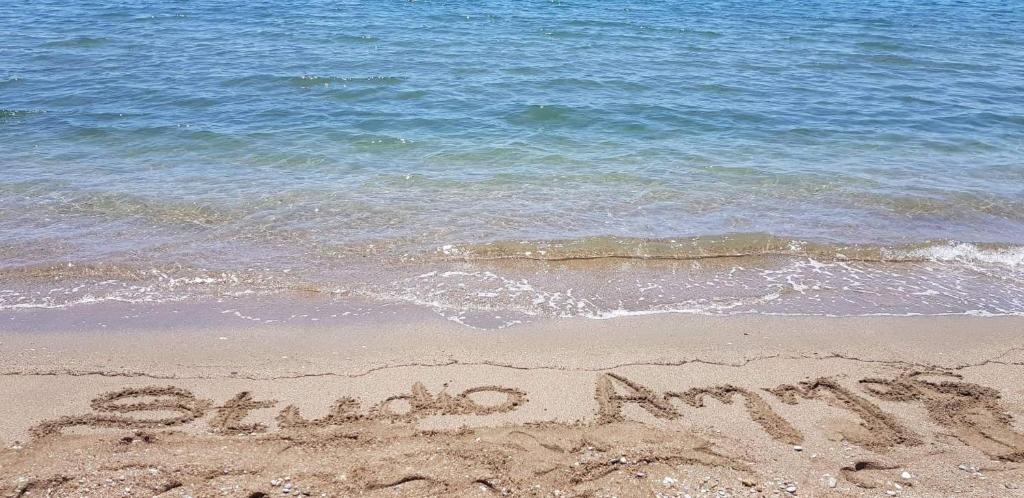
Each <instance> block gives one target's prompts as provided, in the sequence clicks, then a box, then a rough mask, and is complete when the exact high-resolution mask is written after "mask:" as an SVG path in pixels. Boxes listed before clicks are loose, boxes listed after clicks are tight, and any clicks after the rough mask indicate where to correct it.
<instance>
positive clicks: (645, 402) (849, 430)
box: [31, 372, 1024, 462]
mask: <svg viewBox="0 0 1024 498" xmlns="http://www.w3.org/2000/svg"><path fill="white" fill-rule="evenodd" d="M857 385H858V386H859V388H860V391H862V392H861V393H858V392H855V390H852V389H849V388H847V387H844V386H843V385H841V384H840V383H839V382H838V381H836V380H835V379H831V378H818V379H814V380H809V381H804V382H800V383H797V384H783V385H779V386H776V387H772V388H761V389H747V388H743V387H738V386H735V385H731V384H723V385H716V386H710V387H695V388H691V389H688V390H685V391H664V392H658V391H656V390H654V389H651V388H650V387H648V386H645V385H643V384H641V383H639V382H637V381H635V380H632V379H629V378H627V377H625V376H622V375H619V374H616V373H605V374H601V375H599V376H598V377H597V379H596V385H595V391H594V398H595V400H596V401H597V416H596V417H595V418H594V419H593V420H592V421H590V422H589V424H597V425H600V424H609V423H615V422H620V421H623V420H624V419H625V418H626V416H625V415H624V413H625V410H624V408H625V407H626V406H630V405H631V406H635V407H637V408H639V409H641V410H643V411H645V412H647V413H648V414H649V415H651V416H653V417H655V418H659V419H668V420H673V419H680V418H682V416H683V412H682V408H683V407H691V408H702V407H704V406H705V402H706V400H707V399H714V400H717V401H718V402H720V403H723V404H732V403H733V402H735V401H736V400H739V401H741V402H742V403H743V406H744V408H745V410H746V413H747V414H748V416H749V417H750V418H751V420H753V421H754V422H755V423H757V424H758V425H759V426H760V427H761V428H762V429H763V430H764V432H766V433H767V434H768V435H769V436H770V437H771V438H773V439H775V440H777V441H780V442H783V443H786V444H794V445H795V444H800V443H801V442H802V441H803V439H804V436H803V434H802V433H801V431H800V430H799V429H797V428H796V427H795V426H794V425H793V424H792V423H790V422H789V421H787V420H786V418H785V417H783V416H782V415H781V414H780V413H778V412H777V411H776V410H775V409H773V408H772V405H771V404H770V403H769V401H768V399H770V398H774V399H776V400H777V401H779V402H781V403H783V404H789V405H795V404H798V403H808V402H824V403H827V404H828V405H830V406H832V407H834V408H838V409H841V410H844V411H846V412H848V413H849V414H850V415H851V417H850V420H851V423H850V424H849V425H848V427H845V428H842V429H841V433H842V435H843V437H844V438H845V439H847V440H849V441H850V442H853V443H855V444H858V445H861V446H864V447H866V448H869V449H874V450H880V449H885V448H887V447H893V446H915V445H920V444H923V441H922V439H921V436H920V435H919V434H917V433H915V432H914V431H912V430H910V429H908V428H907V427H905V426H904V425H903V424H902V423H901V422H900V421H899V420H897V418H896V417H894V416H892V415H891V414H888V413H886V412H885V411H883V410H882V409H881V408H879V406H878V405H877V404H876V403H874V402H873V401H872V399H871V398H877V399H881V400H886V401H895V402H916V403H920V404H921V405H923V407H924V409H925V410H926V411H927V413H928V415H929V417H930V418H931V419H932V420H933V421H934V422H935V423H936V424H938V425H939V426H942V427H944V428H946V429H949V430H950V431H951V432H952V433H953V434H954V435H955V436H956V438H957V439H959V440H960V441H962V442H963V443H965V444H967V445H970V446H973V447H975V448H977V449H978V450H980V451H982V452H984V453H985V454H987V455H989V456H990V457H993V458H996V459H999V460H1005V461H1015V462H1020V461H1024V435H1021V434H1020V433H1018V432H1016V431H1015V430H1014V429H1013V426H1012V418H1011V416H1010V414H1009V413H1008V412H1007V410H1006V408H1005V407H1003V406H1002V405H1001V403H1000V395H999V393H998V391H996V390H994V389H991V388H988V387H984V386H980V385H977V384H972V383H968V382H963V381H962V380H961V379H960V377H959V376H957V375H955V374H949V373H936V372H905V373H903V374H901V375H899V376H897V377H895V378H890V379H885V378H864V379H860V380H859V381H858V382H857ZM526 402H527V395H526V393H525V392H524V391H522V390H519V389H516V388H510V387H503V386H479V387H473V388H470V389H466V390H465V391H462V392H460V393H458V394H449V393H446V392H441V393H437V394H434V393H431V392H430V391H429V390H428V389H427V388H426V387H425V386H424V385H423V384H421V383H418V382H417V383H415V384H414V385H413V386H412V388H411V390H410V392H408V393H405V394H399V395H394V396H390V397H388V398H386V399H384V400H383V401H381V402H379V403H377V404H375V405H372V406H371V407H369V409H366V410H363V409H362V407H361V405H360V402H359V401H358V400H356V399H355V398H351V397H342V398H340V399H338V400H336V401H335V402H334V403H333V405H332V406H331V407H330V408H329V409H328V411H327V413H326V414H325V415H324V416H322V417H320V418H315V419H308V418H306V417H304V416H303V415H302V413H301V412H300V410H299V408H298V407H297V406H295V405H288V406H285V407H284V408H283V409H281V410H280V412H278V414H277V416H276V417H275V420H276V422H277V426H278V427H279V428H280V429H285V430H287V429H296V428H317V427H328V426H338V425H345V424H350V423H354V422H357V421H374V420H377V421H396V422H413V421H415V420H417V419H419V418H422V417H426V416H445V415H493V414H501V413H508V412H512V411H515V410H517V409H518V408H519V407H520V406H522V405H523V404H525V403H526ZM277 404H278V401H276V400H272V399H261V398H259V397H257V396H254V394H253V393H252V392H250V391H243V392H240V393H238V394H236V395H234V396H233V397H231V398H230V399H228V400H226V401H225V402H223V403H221V404H216V403H214V402H213V401H212V400H208V399H202V398H199V397H197V396H196V395H195V394H193V393H192V392H190V391H188V390H185V389H182V388H179V387H174V386H166V387H141V388H139V387H132V388H125V389H121V390H119V391H114V392H109V393H104V394H101V395H100V396H98V397H96V398H95V399H93V400H92V402H91V408H92V410H93V411H92V413H88V414H83V415H73V416H66V417H61V418H58V419H55V420H48V421H45V422H42V423H40V424H38V425H37V426H35V427H33V428H32V429H31V433H32V434H33V435H34V436H35V437H46V436H52V435H56V434H60V433H61V432H62V431H63V430H65V429H68V428H72V427H91V428H122V429H157V428H170V427H176V426H184V425H187V424H194V423H198V422H199V421H200V420H201V419H204V418H206V417H207V415H209V414H210V413H212V417H209V418H208V420H207V421H206V425H207V429H208V430H209V431H210V432H212V433H216V434H225V435H237V434H254V433H261V432H266V431H267V430H268V427H267V426H266V425H265V424H263V423H260V422H249V421H247V418H248V417H249V415H250V414H251V413H252V412H254V411H256V410H264V409H271V408H274V407H275V406H276V405H277ZM147 415H148V416H147Z"/></svg>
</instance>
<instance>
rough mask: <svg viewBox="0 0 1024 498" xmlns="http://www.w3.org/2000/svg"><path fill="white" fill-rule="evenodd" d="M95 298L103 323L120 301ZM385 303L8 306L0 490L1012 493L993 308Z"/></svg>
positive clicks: (1017, 369) (1013, 407) (1023, 370)
mask: <svg viewBox="0 0 1024 498" xmlns="http://www.w3.org/2000/svg"><path fill="white" fill-rule="evenodd" d="M114 308H115V309H109V310H106V311H104V314H105V316H107V317H115V316H122V317H123V316H130V315H131V313H128V311H129V309H130V307H129V306H124V307H122V308H118V307H114ZM135 311H136V312H137V311H138V309H137V307H136V309H135ZM392 311H393V312H394V313H393V314H394V316H393V318H392V319H391V320H385V319H383V318H382V317H381V316H378V315H373V316H370V315H365V316H356V317H352V316H346V317H344V318H345V320H347V321H345V322H344V323H327V324H312V323H308V322H307V323H293V324H258V323H255V322H248V321H243V320H239V319H238V318H237V317H236V318H234V319H233V321H232V320H224V321H221V322H219V323H215V322H211V321H210V320H209V319H210V318H217V319H223V318H224V315H223V314H221V313H219V312H217V313H212V312H211V313H210V314H209V315H208V316H204V315H202V314H201V313H197V312H196V311H195V310H188V309H184V310H179V313H177V314H175V315H176V316H178V317H179V318H178V319H177V321H174V322H170V321H168V317H166V316H164V317H162V318H160V320H164V321H163V322H161V323H160V327H157V328H155V329H149V330H146V329H140V328H138V327H136V326H135V325H133V322H132V319H128V318H126V319H122V320H120V321H115V320H108V322H109V323H107V326H106V327H99V326H95V325H88V326H86V325H83V326H81V327H79V328H77V329H73V328H69V327H67V325H68V323H69V322H68V319H67V317H68V316H74V317H78V318H81V316H82V315H81V313H77V312H75V311H74V310H70V311H69V310H65V312H66V314H65V318H63V319H62V320H63V321H60V320H58V321H55V322H54V327H52V328H51V329H50V330H48V331H42V330H41V329H37V330H36V331H34V332H31V331H27V330H22V331H14V330H11V329H10V322H9V321H8V322H7V323H6V324H5V328H4V330H3V332H2V333H0V338H2V339H0V364H3V366H4V371H3V372H2V373H3V378H4V379H5V382H4V383H3V386H2V387H0V392H2V395H0V396H2V398H3V399H8V400H12V401H13V402H12V403H7V404H6V405H5V406H4V407H2V408H0V420H2V421H3V422H2V423H0V441H2V442H3V446H4V449H3V450H2V452H0V475H4V476H8V477H9V479H8V480H7V481H3V484H0V486H6V487H4V488H3V489H5V490H7V491H10V490H16V488H15V487H16V486H20V485H24V486H27V487H26V488H24V489H29V490H31V491H33V493H32V494H40V493H42V492H43V491H44V490H46V489H49V490H51V491H53V492H54V493H56V494H58V495H70V496H78V495H87V494H91V495H101V496H102V495H104V490H107V492H109V491H111V490H114V489H117V490H121V491H123V489H124V488H127V487H130V488H131V489H133V491H132V492H129V493H127V495H128V496H134V495H138V496H153V495H159V496H180V495H181V494H182V493H184V494H190V495H192V496H213V495H219V494H220V493H221V489H230V490H232V491H231V492H229V493H228V494H229V495H232V496H233V495H235V494H238V495H239V496H257V495H256V494H253V493H268V494H280V493H281V491H282V487H283V485H284V484H283V483H284V481H283V479H284V477H288V478H290V481H288V482H290V483H293V484H292V485H293V486H294V489H296V490H308V491H309V492H310V493H312V495H313V496H319V495H320V494H321V493H324V494H325V495H327V496H347V495H351V494H366V495H370V496H373V495H377V494H379V495H393V494H394V493H396V492H397V493H399V494H410V495H429V496H434V495H441V494H453V495H459V496H463V495H465V496H475V495H480V496H483V495H488V494H494V493H497V494H502V491H503V490H504V492H505V493H508V494H515V495H525V496H554V495H555V491H558V492H559V493H561V495H562V496H566V495H568V496H579V495H586V494H596V495H599V496H600V495H602V494H616V495H618V496H654V495H656V494H658V493H660V494H661V495H662V496H684V495H685V494H690V495H691V496H699V495H701V494H702V492H701V490H702V489H703V490H705V491H706V493H704V494H708V495H714V494H716V493H718V492H719V491H723V492H725V493H726V494H730V495H738V494H740V493H742V494H743V495H744V496H745V495H747V494H750V495H752V496H756V495H758V493H760V495H765V496H771V495H773V494H774V495H783V496H786V495H793V494H799V495H807V496H818V495H836V496H878V495H880V494H881V495H884V494H886V492H887V491H892V492H894V493H897V494H898V495H906V496H932V495H937V494H949V493H953V492H958V491H959V492H962V493H966V494H967V495H968V496H991V495H994V494H1006V493H1012V492H1013V491H1010V490H1011V489H1018V488H1016V486H1020V485H1024V468H1022V467H1021V464H1020V462H1024V456H1022V455H1024V453H1022V452H1024V430H1021V424H1020V421H1019V420H1020V418H1021V417H1024V391H1022V390H1021V389H1020V388H1019V385H1021V381H1022V380H1024V335H1022V334H1021V332H1022V331H1024V319H1021V318H1018V317H1000V318H994V317H987V318H986V317H948V316H947V317H851V318H822V317H777V316H752V315H744V316H727V317H711V316H682V315H658V316H647V317H630V318H616V319H610V320H585V319H563V320H547V321H539V322H535V323H529V324H523V325H519V326H516V327H513V328H510V329H503V330H475V329H470V328H468V327H463V326H460V325H457V324H455V323H452V322H450V321H447V320H443V319H441V318H438V317H431V316H429V314H423V315H408V314H403V313H400V312H399V311H398V310H392ZM138 314H139V315H140V316H144V319H146V320H150V322H149V323H151V324H152V323H153V320H155V316H157V315H152V314H143V313H138ZM61 327H64V328H61ZM21 332H31V333H21ZM104 396H106V397H104ZM147 403H156V404H155V405H149V404H147ZM160 407H163V408H162V409H158V408H160ZM69 417H70V418H69ZM175 417H179V418H175ZM181 417H184V418H181ZM124 441H128V442H124ZM797 446H799V451H797V450H796V449H795V448H796V447H797ZM224 448H227V449H228V450H227V451H225V450H224ZM182 454H187V455H191V456H192V458H190V459H183V458H182V457H181V455H182ZM57 455H63V456H61V457H59V458H58V457H57ZM76 455H78V456H76ZM82 455H89V456H88V457H85V456H82ZM244 455H250V456H244ZM260 455H262V456H260ZM344 455H349V456H351V458H345V457H344ZM620 459H621V460H620ZM542 463H543V465H541V464H542ZM961 466H963V467H964V469H966V470H964V469H961ZM152 469H156V470H155V471H153V470H152ZM214 470H216V471H217V472H215V473H217V477H216V479H213V478H210V477H209V476H210V472H213V471H214ZM227 471H230V472H227ZM223 472H227V473H226V474H225V473H223ZM904 472H906V473H907V474H904ZM904 475H911V476H912V477H911V478H909V479H905V478H903V476H904ZM60 476H64V477H68V479H66V480H61V479H57V477H60ZM21 478H24V479H23V480H21V481H18V479H21ZM108 479H110V480H111V481H110V482H112V483H114V486H116V487H110V485H109V483H108V481H107V480H108ZM272 481H277V482H278V484H277V485H272V484H271V482H272ZM19 482H20V483H21V484H18V483H19ZM26 483H28V484H26ZM168 483H178V485H177V486H174V487H173V488H172V489H168V490H164V491H160V489H161V488H160V486H164V485H166V484H168ZM748 484H749V486H748ZM833 485H834V487H833ZM790 487H794V490H795V492H789V491H787V489H788V488H790ZM132 493H135V494H132ZM161 493H166V494H161Z"/></svg>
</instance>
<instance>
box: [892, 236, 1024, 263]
mask: <svg viewBox="0 0 1024 498" xmlns="http://www.w3.org/2000/svg"><path fill="white" fill-rule="evenodd" d="M907 254H908V255H909V256H911V257H915V258H923V259H927V260H929V261H961V262H967V263H988V264H997V265H1005V266H1009V267H1011V268H1016V267H1024V247H1022V246H1016V247H1012V248H1005V249H982V248H980V247H978V246H977V245H975V244H968V243H964V242H953V243H950V244H948V245H941V246H931V247H925V248H921V249H915V250H912V251H909V252H908V253H907Z"/></svg>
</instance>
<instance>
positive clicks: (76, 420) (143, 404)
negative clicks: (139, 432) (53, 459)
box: [29, 386, 211, 437]
mask: <svg viewBox="0 0 1024 498" xmlns="http://www.w3.org/2000/svg"><path fill="white" fill-rule="evenodd" d="M146 398H152V399H146ZM132 399H136V401H135V402H134V403H130V402H129V401H131V400H132ZM210 405H211V402H210V401H208V400H203V399H198V398H196V397H195V395H194V394H192V393H191V392H189V391H186V390H184V389H181V388H177V387H173V386H167V387H157V386H149V387H129V388H125V389H121V390H120V391H113V392H109V393H104V394H101V395H100V396H98V397H96V398H95V399H93V400H92V402H91V403H90V406H91V407H92V409H93V410H95V411H96V412H100V413H91V414H87V415H71V416H66V417H61V418H58V419H56V420H48V421H44V422H42V423H40V424H38V425H36V426H35V427H33V428H31V429H29V432H30V433H31V434H32V435H33V436H34V437H43V436H49V435H54V434H59V433H60V432H61V431H62V430H63V429H65V428H68V427H97V428H119V429H152V428H157V427H173V426H178V425H183V424H187V423H189V422H191V421H193V420H196V419H198V418H200V417H202V416H203V415H205V414H206V410H207V409H208V408H209V406H210ZM137 412H174V413H177V415H175V416H170V417H163V418H135V417H128V416H125V414H129V413H137Z"/></svg>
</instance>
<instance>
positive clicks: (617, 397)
mask: <svg viewBox="0 0 1024 498" xmlns="http://www.w3.org/2000/svg"><path fill="white" fill-rule="evenodd" d="M616 383H618V384H619V385H620V386H622V387H623V388H625V389H626V390H627V391H628V393H627V394H621V393H620V392H619V391H618V390H617V389H616V387H615V384H616ZM737 396H739V397H741V398H743V406H744V408H745V409H746V411H747V414H748V415H749V416H750V418H751V420H753V421H754V422H756V423H757V424H758V425H760V426H761V428H762V429H763V430H764V431H765V432H767V433H768V435H770V436H771V437H772V438H774V439H776V440H778V441H781V442H783V443H786V444H798V443H800V442H802V441H803V435H802V434H801V433H800V431H798V430H797V429H796V428H795V427H793V425H792V424H790V423H789V422H788V421H786V419H784V418H782V416H781V415H779V414H778V413H776V412H775V410H773V409H772V407H771V405H769V404H768V402H766V401H765V400H764V399H762V398H761V397H760V396H758V395H757V393H755V392H753V391H750V390H747V389H743V388H741V387H737V386H734V385H732V384H723V385H719V386H712V387H695V388H692V389H689V390H687V391H683V392H678V391H667V392H665V393H664V394H661V395H658V394H657V393H656V392H654V391H653V390H651V389H650V388H648V387H647V386H644V385H642V384H639V383H637V382H635V381H633V380H630V379H628V378H626V377H625V376H622V375H619V374H615V373H605V374H601V375H600V376H598V378H597V387H596V392H595V398H596V399H597V403H598V416H597V421H598V423H609V422H615V421H621V420H623V416H622V407H623V406H624V405H625V404H627V403H635V404H637V405H639V406H640V407H641V408H643V409H644V410H646V411H647V412H648V413H650V414H651V415H653V416H654V417H656V418H662V419H670V420H674V419H678V418H680V417H682V414H681V413H680V412H679V410H677V409H676V407H675V406H673V404H672V400H679V401H681V402H683V403H685V404H686V405H689V406H691V407H693V408H703V407H704V406H705V404H704V399H705V398H707V397H711V398H714V399H716V400H718V401H719V402H721V403H723V404H727V405H728V404H732V403H733V401H734V400H735V398H736V397H737Z"/></svg>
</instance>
